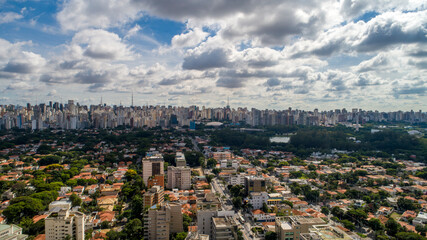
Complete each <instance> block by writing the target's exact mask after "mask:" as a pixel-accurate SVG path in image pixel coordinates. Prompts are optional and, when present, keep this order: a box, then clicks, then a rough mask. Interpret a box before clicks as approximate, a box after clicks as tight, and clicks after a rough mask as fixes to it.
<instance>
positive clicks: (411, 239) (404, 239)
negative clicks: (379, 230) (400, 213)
mask: <svg viewBox="0 0 427 240" xmlns="http://www.w3.org/2000/svg"><path fill="white" fill-rule="evenodd" d="M396 239H397V240H425V239H426V238H425V237H423V236H421V235H419V234H416V233H414V232H399V233H397V234H396Z"/></svg>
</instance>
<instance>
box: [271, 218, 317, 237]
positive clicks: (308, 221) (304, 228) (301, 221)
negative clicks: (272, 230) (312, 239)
mask: <svg viewBox="0 0 427 240" xmlns="http://www.w3.org/2000/svg"><path fill="white" fill-rule="evenodd" d="M322 224H325V221H323V220H322V219H321V218H314V217H309V216H290V217H277V218H276V233H277V237H278V240H292V239H300V238H301V234H302V233H309V232H310V231H309V229H310V228H311V227H312V226H314V225H322Z"/></svg>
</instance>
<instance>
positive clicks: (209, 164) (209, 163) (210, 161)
mask: <svg viewBox="0 0 427 240" xmlns="http://www.w3.org/2000/svg"><path fill="white" fill-rule="evenodd" d="M216 164H217V161H216V160H215V159H213V158H209V159H208V161H207V163H206V167H207V168H214V167H215V166H216Z"/></svg>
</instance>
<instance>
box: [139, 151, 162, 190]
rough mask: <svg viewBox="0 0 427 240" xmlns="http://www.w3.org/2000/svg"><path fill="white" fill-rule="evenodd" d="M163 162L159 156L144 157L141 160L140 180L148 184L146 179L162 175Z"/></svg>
mask: <svg viewBox="0 0 427 240" xmlns="http://www.w3.org/2000/svg"><path fill="white" fill-rule="evenodd" d="M164 174H165V171H164V160H163V156H162V155H161V154H156V155H153V156H150V157H146V158H144V159H143V160H142V180H144V183H145V184H147V183H148V178H149V177H151V176H156V175H164Z"/></svg>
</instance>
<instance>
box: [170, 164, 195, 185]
mask: <svg viewBox="0 0 427 240" xmlns="http://www.w3.org/2000/svg"><path fill="white" fill-rule="evenodd" d="M167 187H168V188H169V189H173V188H179V189H181V190H188V189H191V168H189V167H173V166H169V167H168V185H167Z"/></svg>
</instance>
